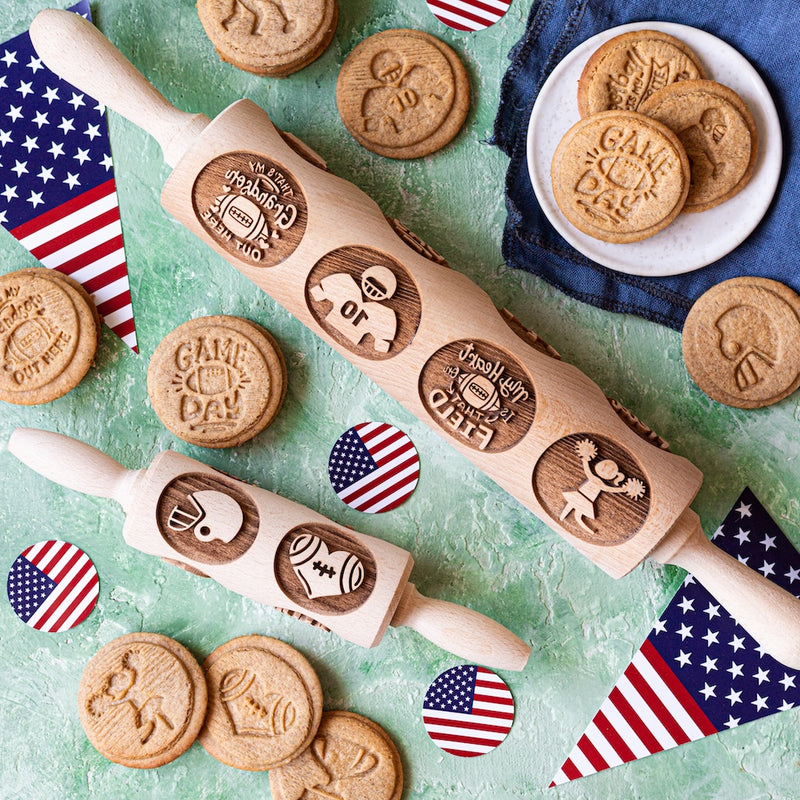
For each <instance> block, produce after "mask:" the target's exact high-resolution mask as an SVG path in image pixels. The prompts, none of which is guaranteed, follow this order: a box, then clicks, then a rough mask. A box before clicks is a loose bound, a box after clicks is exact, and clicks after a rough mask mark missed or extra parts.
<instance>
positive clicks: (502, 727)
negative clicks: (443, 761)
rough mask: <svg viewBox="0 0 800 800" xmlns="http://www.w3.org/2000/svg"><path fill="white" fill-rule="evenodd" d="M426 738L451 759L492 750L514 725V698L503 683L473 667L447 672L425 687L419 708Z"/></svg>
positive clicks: (479, 754)
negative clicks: (420, 708) (429, 738)
mask: <svg viewBox="0 0 800 800" xmlns="http://www.w3.org/2000/svg"><path fill="white" fill-rule="evenodd" d="M422 721H423V723H424V724H425V730H426V731H428V736H430V737H431V739H433V741H434V742H436V744H437V745H438V746H439V747H441V748H442V750H444V751H445V753H450V754H451V755H454V756H463V757H469V756H481V755H483V754H484V753H488V752H490V751H491V750H494V748H495V747H497V745H499V744H500V743H501V742H502V741H503V740H504V739H505V738H506V736H507V735H508V732H509V731H510V730H511V724H512V723H513V722H514V698H513V697H512V696H511V690H510V689H509V688H508V686H507V685H506V683H505V681H504V680H503V679H502V678H501V677H499V676H498V675H496V674H495V673H494V672H492V671H491V670H488V669H484V668H483V667H476V666H475V665H474V664H462V665H461V666H459V667H453V668H452V669H448V670H446V671H445V672H443V673H442V674H441V675H439V677H438V678H436V680H435V681H434V682H433V683H432V684H431V685H430V686H429V687H428V691H427V692H426V694H425V702H424V703H423V704H422Z"/></svg>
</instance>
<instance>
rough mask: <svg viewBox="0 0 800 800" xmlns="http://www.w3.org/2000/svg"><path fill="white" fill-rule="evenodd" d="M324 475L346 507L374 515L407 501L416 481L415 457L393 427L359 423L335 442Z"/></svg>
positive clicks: (407, 441) (412, 450)
mask: <svg viewBox="0 0 800 800" xmlns="http://www.w3.org/2000/svg"><path fill="white" fill-rule="evenodd" d="M328 476H329V477H330V479H331V485H332V486H333V490H334V491H335V492H336V494H337V495H338V496H339V498H340V499H341V500H342V501H343V502H345V503H347V505H348V506H350V508H355V509H356V510H357V511H364V512H366V513H368V514H377V513H379V512H382V511H389V510H391V509H393V508H397V506H399V505H400V504H401V503H404V502H405V501H406V500H407V499H408V498H409V496H410V495H411V493H412V492H413V491H414V489H415V487H416V485H417V482H418V481H419V456H418V455H417V449H416V447H414V444H413V442H412V441H411V439H409V438H408V436H406V434H405V433H403V431H401V430H400V429H399V428H395V427H394V425H388V424H387V423H385V422H362V423H360V424H359V425H354V426H353V427H352V428H350V429H349V430H346V431H345V432H344V433H343V434H342V435H341V436H340V437H339V438H338V439H337V440H336V444H334V446H333V449H332V450H331V454H330V457H329V458H328Z"/></svg>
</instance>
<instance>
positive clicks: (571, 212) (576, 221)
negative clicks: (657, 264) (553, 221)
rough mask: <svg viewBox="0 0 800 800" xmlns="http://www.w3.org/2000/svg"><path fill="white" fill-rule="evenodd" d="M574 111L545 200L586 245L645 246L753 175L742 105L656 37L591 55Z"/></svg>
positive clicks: (615, 43) (754, 138)
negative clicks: (550, 199)
mask: <svg viewBox="0 0 800 800" xmlns="http://www.w3.org/2000/svg"><path fill="white" fill-rule="evenodd" d="M578 110H579V112H580V115H581V119H580V120H579V121H578V122H577V123H575V124H574V125H573V126H572V127H571V128H570V129H569V130H568V131H567V132H566V134H565V135H564V137H563V138H562V140H561V141H560V143H559V145H558V147H557V148H556V151H555V154H554V156H553V160H552V165H551V178H552V184H553V193H554V195H555V199H556V202H557V203H558V206H559V208H560V209H561V211H562V212H563V213H564V215H565V216H566V218H567V219H568V220H569V222H570V223H571V224H572V225H574V226H575V227H576V228H577V229H578V230H580V231H582V232H583V233H585V234H587V235H589V236H592V237H594V238H596V239H601V240H603V241H607V242H612V243H627V242H637V241H641V240H642V239H646V238H648V237H650V236H653V235H655V234H656V233H658V232H659V231H661V230H663V229H664V228H665V227H667V226H668V225H669V224H670V223H671V222H673V221H674V220H675V218H676V217H677V216H678V215H679V214H681V213H694V212H701V211H705V210H707V209H710V208H714V207H715V206H718V205H719V204H720V203H723V202H725V201H726V200H728V199H730V198H731V197H733V196H734V195H736V194H737V193H738V192H740V191H741V190H742V189H743V188H744V187H745V185H746V184H747V182H748V181H749V180H750V177H751V175H752V173H753V169H754V166H755V162H756V157H757V154H758V134H757V131H756V125H755V121H754V120H753V116H752V114H751V113H750V111H749V109H748V107H747V105H746V104H745V102H744V101H743V100H742V98H741V97H739V95H738V94H736V92H734V91H733V90H732V89H730V88H728V87H727V86H723V85H722V84H720V83H717V82H716V81H713V80H710V79H709V77H708V74H707V72H706V69H705V67H704V66H703V64H702V63H701V62H700V60H699V59H698V58H697V56H696V55H695V54H694V53H693V52H692V51H691V49H690V48H689V47H688V46H687V45H686V44H684V43H683V42H681V41H680V40H678V39H676V38H675V37H673V36H670V35H668V34H665V33H661V32H660V31H654V30H642V31H634V32H629V33H625V34H622V35H620V36H616V37H614V38H613V39H611V40H609V41H608V42H606V43H605V44H604V45H602V46H601V47H600V48H599V49H598V50H597V51H595V53H594V54H593V55H592V56H591V57H590V58H589V60H588V61H587V63H586V65H585V67H584V69H583V72H582V74H581V76H580V79H579V81H578Z"/></svg>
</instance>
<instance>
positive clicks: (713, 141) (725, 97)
mask: <svg viewBox="0 0 800 800" xmlns="http://www.w3.org/2000/svg"><path fill="white" fill-rule="evenodd" d="M639 110H640V111H641V113H642V114H646V115H647V116H648V117H652V118H653V119H657V120H658V121H659V122H663V123H664V124H665V125H666V126H667V127H668V128H670V129H671V130H673V131H675V133H677V134H678V138H679V139H680V140H681V143H682V144H683V147H684V149H685V150H686V155H687V156H688V157H689V163H690V164H691V174H692V178H691V183H690V185H689V195H688V197H687V198H686V203H685V204H684V206H683V210H684V211H685V212H693V211H706V210H707V209H709V208H714V206H718V205H719V204H720V203H724V202H725V201H726V200H729V199H730V198H731V197H733V196H734V195H735V194H737V193H738V192H740V191H741V190H742V189H743V188H744V187H745V186H746V185H747V183H748V181H749V180H750V177H751V176H752V174H753V168H754V167H755V164H756V157H757V156H758V131H757V129H756V123H755V120H754V119H753V115H752V114H751V113H750V109H749V108H748V107H747V104H746V103H745V102H744V100H742V98H741V97H739V95H738V94H736V92H734V91H733V89H730V88H728V87H727V86H723V85H722V84H721V83H717V82H716V81H705V80H698V81H681V82H680V83H674V84H672V85H671V86H667V87H665V88H664V89H660V90H659V91H658V92H656V93H655V94H653V95H651V96H650V97H649V98H648V99H647V100H645V101H644V103H642V105H641V107H640V108H639Z"/></svg>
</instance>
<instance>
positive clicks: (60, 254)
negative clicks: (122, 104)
mask: <svg viewBox="0 0 800 800" xmlns="http://www.w3.org/2000/svg"><path fill="white" fill-rule="evenodd" d="M11 234H12V235H13V236H14V238H15V239H17V240H18V241H19V242H20V243H21V244H22V245H23V246H24V247H25V248H27V249H28V250H29V251H30V252H31V253H32V254H33V255H34V256H36V258H38V259H39V261H41V262H42V264H44V266H46V267H50V268H51V269H57V270H58V271H59V272H62V273H64V274H65V275H69V276H70V277H72V278H74V279H75V280H76V281H78V283H80V284H81V285H82V286H83V287H84V289H86V291H87V292H88V293H89V294H90V295H91V296H92V299H93V300H94V303H95V305H96V306H97V310H98V311H99V313H100V315H101V316H102V317H103V321H104V322H105V323H106V325H108V327H109V328H111V330H112V331H114V333H116V334H117V335H118V336H119V337H120V338H121V339H122V341H123V342H125V343H126V344H127V345H128V346H129V347H130V348H131V349H132V350H133V351H134V352H138V348H137V343H136V329H135V326H134V322H133V306H132V304H131V293H130V285H129V282H128V269H127V264H126V260H125V248H124V245H123V241H122V224H121V222H120V215H119V205H118V200H117V192H116V185H115V182H114V179H113V178H110V179H109V180H107V181H106V182H105V183H102V184H100V185H99V186H96V187H95V188H93V189H89V190H87V191H86V192H84V193H83V194H80V195H78V196H76V197H74V198H73V199H71V200H68V201H67V202H66V203H63V204H62V205H60V206H57V207H56V208H53V209H50V210H48V211H45V212H44V213H43V214H41V215H40V216H38V217H36V218H35V219H32V220H31V221H30V222H25V223H23V224H22V225H19V226H17V227H16V228H13V229H12V230H11Z"/></svg>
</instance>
